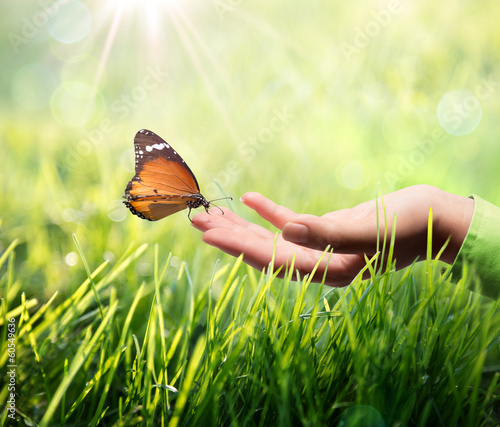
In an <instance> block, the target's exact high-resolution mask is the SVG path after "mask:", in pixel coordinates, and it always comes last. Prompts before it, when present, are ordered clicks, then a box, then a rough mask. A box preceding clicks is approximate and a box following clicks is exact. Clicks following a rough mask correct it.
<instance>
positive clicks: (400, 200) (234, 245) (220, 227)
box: [193, 185, 474, 286]
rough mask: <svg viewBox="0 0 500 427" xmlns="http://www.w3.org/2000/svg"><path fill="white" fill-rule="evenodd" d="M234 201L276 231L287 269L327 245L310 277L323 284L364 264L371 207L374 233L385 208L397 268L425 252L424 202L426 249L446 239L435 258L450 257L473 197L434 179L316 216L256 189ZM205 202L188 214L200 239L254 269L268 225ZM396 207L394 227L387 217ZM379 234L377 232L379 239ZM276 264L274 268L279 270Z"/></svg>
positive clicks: (312, 260) (268, 238)
mask: <svg viewBox="0 0 500 427" xmlns="http://www.w3.org/2000/svg"><path fill="white" fill-rule="evenodd" d="M241 201H242V202H243V203H244V204H245V205H246V206H248V207H249V208H252V209H254V210H255V211H256V212H257V213H258V214H259V215H260V216H261V217H262V218H264V219H265V220H266V221H269V222H270V223H271V224H272V225H274V226H275V227H277V228H278V229H279V230H281V233H279V234H278V236H277V238H276V254H275V268H277V267H279V266H282V265H286V263H287V262H288V264H290V262H291V260H292V257H293V256H294V254H295V267H294V268H295V270H298V271H299V272H300V274H301V275H302V276H303V275H305V274H307V273H311V272H312V271H313V269H314V267H315V266H316V264H317V263H318V261H319V259H320V258H321V256H322V255H323V251H324V250H325V248H326V247H327V245H330V246H331V247H332V248H333V254H332V256H331V258H330V261H329V262H327V259H328V256H325V257H323V259H322V261H321V262H320V264H319V267H318V270H317V271H316V273H315V276H314V278H313V281H316V282H319V281H321V280H322V278H323V274H324V272H325V269H326V268H328V270H327V272H326V281H325V283H326V284H328V285H330V286H346V285H348V284H349V283H350V282H351V281H352V280H353V279H354V278H355V277H356V275H357V274H358V273H359V271H360V270H361V269H362V268H363V267H364V266H365V264H366V263H365V259H364V255H365V254H366V256H367V257H368V258H371V257H372V256H373V255H374V254H375V253H376V243H377V214H378V216H379V227H380V229H379V233H380V237H381V238H382V239H383V235H384V211H383V205H385V209H386V218H387V229H388V239H390V238H391V235H392V233H393V232H394V230H395V231H396V235H395V246H394V258H395V259H396V265H397V268H398V269H401V268H404V267H407V266H408V265H410V264H411V263H413V262H414V261H415V260H417V259H418V260H424V259H426V253H427V225H428V219H429V210H430V208H432V215H433V216H432V218H433V225H432V227H433V234H432V236H433V242H432V248H433V257H435V256H436V254H437V253H438V252H439V250H440V249H441V248H442V247H443V246H444V245H445V244H446V242H447V241H448V239H449V242H448V244H447V245H446V248H445V250H444V252H443V253H442V254H441V257H440V259H441V260H442V261H445V262H447V263H449V264H451V263H453V262H454V260H455V258H456V256H457V254H458V251H459V250H460V247H461V246H462V243H463V241H464V239H465V236H466V234H467V231H468V229H469V225H470V223H471V220H472V216H473V213H474V200H473V199H470V198H466V197H462V196H458V195H455V194H451V193H447V192H445V191H443V190H441V189H439V188H437V187H433V186H429V185H416V186H412V187H407V188H404V189H402V190H399V191H396V192H394V193H390V194H388V195H386V196H384V197H383V204H382V199H380V198H379V203H378V213H377V206H376V201H375V200H371V201H368V202H365V203H362V204H360V205H358V206H355V207H353V208H350V209H342V210H338V211H334V212H330V213H327V214H325V215H323V216H319V217H318V216H314V215H303V214H297V213H295V212H293V211H292V210H290V209H288V208H286V207H284V206H280V205H277V204H276V203H274V202H273V201H271V200H269V199H267V198H266V197H264V196H262V195H261V194H259V193H245V194H244V195H243V196H242V198H241ZM222 209H223V210H224V215H223V214H222V212H221V211H220V210H219V209H211V210H210V214H207V213H205V212H203V213H199V214H197V215H196V216H195V217H194V218H193V226H194V227H196V228H197V229H198V230H200V231H202V232H203V237H202V240H203V241H204V242H205V243H208V244H209V245H212V246H215V247H217V248H219V249H221V250H222V251H224V252H226V253H228V254H230V255H233V256H235V257H237V256H239V255H241V254H243V260H244V261H245V262H246V263H247V264H249V265H251V266H252V267H254V268H256V269H258V270H262V269H263V268H266V267H267V266H268V265H269V263H270V262H271V258H272V254H273V249H274V243H275V232H274V231H270V230H268V229H266V228H264V227H261V226H259V225H256V224H253V223H251V222H248V221H246V220H244V219H243V218H241V217H240V216H238V215H236V214H235V213H234V212H231V211H230V210H228V209H225V208H222ZM395 214H396V218H397V220H396V227H395V229H394V227H393V219H394V215H395ZM381 241H382V240H381ZM282 275H283V272H281V276H282Z"/></svg>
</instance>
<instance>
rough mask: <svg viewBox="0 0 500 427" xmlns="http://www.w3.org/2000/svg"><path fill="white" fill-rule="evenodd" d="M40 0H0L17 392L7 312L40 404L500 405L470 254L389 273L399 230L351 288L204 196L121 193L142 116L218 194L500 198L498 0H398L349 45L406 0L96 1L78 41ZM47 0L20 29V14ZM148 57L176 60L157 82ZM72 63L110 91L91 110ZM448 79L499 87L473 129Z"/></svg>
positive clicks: (269, 416) (384, 413)
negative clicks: (198, 213) (254, 233)
mask: <svg viewBox="0 0 500 427" xmlns="http://www.w3.org/2000/svg"><path fill="white" fill-rule="evenodd" d="M42 3H43V2H38V1H31V2H23V3H22V4H21V3H19V2H18V3H15V2H10V3H9V4H8V5H7V6H6V7H4V8H3V9H4V10H3V13H1V14H0V21H1V24H2V25H1V26H0V27H1V28H2V29H3V30H4V37H1V38H0V54H1V56H0V58H1V60H0V61H1V65H2V73H3V74H2V79H0V113H1V114H0V202H1V203H0V206H1V209H0V298H1V313H0V322H1V327H0V329H1V330H0V339H1V348H0V350H1V353H0V375H2V377H1V379H0V403H1V404H2V405H3V402H6V401H7V398H8V395H7V391H8V389H7V388H6V387H7V386H6V385H5V379H9V378H8V376H7V373H8V368H7V365H8V364H9V361H8V354H9V353H8V351H7V349H8V347H7V346H8V345H9V344H12V342H11V341H9V339H10V338H9V326H8V325H9V322H8V319H9V318H14V319H15V326H16V333H15V337H16V340H17V341H16V342H15V345H16V363H17V371H16V375H17V376H16V407H17V409H18V411H19V412H18V413H17V417H18V418H19V419H20V420H21V423H23V422H24V423H26V424H30V423H32V424H45V425H62V424H66V425H93V424H94V425H97V424H99V425H106V426H109V425H136V424H146V425H148V424H149V425H161V424H162V423H163V424H164V425H167V424H178V425H196V424H200V423H202V422H203V423H205V424H226V425H227V424H230V423H232V424H234V425H259V424H260V425H275V424H280V425H292V424H301V423H302V424H305V425H307V424H310V425H322V424H328V425H343V426H355V425H360V423H359V422H358V421H359V419H361V420H363V421H366V419H367V418H369V419H371V424H372V425H381V422H380V421H381V419H383V420H384V424H385V425H386V426H397V425H410V426H424V425H443V426H449V425H470V426H480V425H485V426H488V425H497V424H499V422H500V421H499V417H500V414H499V402H498V395H499V386H498V383H499V382H500V380H499V378H498V375H499V372H500V343H499V342H498V336H499V331H500V315H499V310H498V304H497V303H496V302H492V301H491V300H488V299H487V298H482V297H481V296H479V295H478V294H477V293H470V292H469V291H468V289H474V288H475V287H476V286H477V283H475V278H474V277H473V275H472V274H471V273H470V271H468V270H467V269H466V270H464V277H463V279H462V281H461V282H460V283H458V284H455V283H453V284H452V283H449V282H448V279H446V278H445V277H443V276H441V274H440V268H441V267H443V266H444V265H443V264H440V263H439V262H426V263H418V264H415V265H414V266H412V267H410V268H408V269H405V270H404V271H399V272H394V271H392V270H393V268H392V261H391V260H392V257H391V255H390V253H391V244H390V242H381V246H382V248H383V249H384V250H383V251H381V254H380V255H379V258H377V259H375V260H373V264H372V265H373V267H371V268H372V270H371V275H372V278H371V280H367V281H359V280H357V281H355V283H353V284H352V285H351V286H349V287H348V288H346V289H338V290H332V289H330V288H325V287H322V286H321V285H318V284H310V283H308V280H307V278H303V279H301V280H300V281H299V282H293V281H290V280H289V279H288V278H287V279H277V278H273V277H272V275H270V274H268V273H267V272H266V273H265V274H263V275H261V274H260V272H256V271H254V270H252V269H250V268H248V267H247V266H246V265H245V264H243V263H240V262H239V261H235V260H234V259H233V258H231V257H229V256H226V255H225V254H221V253H220V251H218V250H217V249H215V248H212V247H208V246H206V245H204V244H202V243H201V242H200V233H199V232H198V231H197V230H194V229H192V228H191V227H190V226H189V222H188V220H187V218H186V217H185V212H181V213H178V214H176V215H174V216H172V217H169V218H168V219H165V220H162V221H159V222H155V223H149V222H147V221H142V220H140V219H139V218H137V217H134V216H132V215H131V214H130V213H129V212H127V211H126V209H125V208H124V206H123V205H122V204H121V198H122V196H123V191H124V189H125V186H126V183H127V182H128V181H129V179H130V178H131V177H132V176H133V172H132V170H131V167H132V166H133V151H132V149H133V145H132V140H133V136H134V135H135V133H136V132H137V131H138V130H139V129H141V128H149V129H151V130H153V131H155V132H156V133H158V134H159V135H161V136H162V137H163V138H164V139H165V140H166V141H168V142H169V143H171V144H172V145H173V146H174V147H175V148H176V150H178V152H180V153H181V154H182V156H183V158H184V159H185V160H186V162H187V163H188V164H189V165H190V167H191V169H192V170H193V171H194V172H195V173H196V176H197V178H198V181H199V182H200V185H201V190H202V193H203V195H204V196H205V197H207V199H215V198H218V197H223V196H225V195H228V196H232V197H233V199H234V201H233V202H231V203H228V206H229V207H230V208H231V209H232V210H234V211H235V212H236V213H238V214H239V215H241V216H242V217H243V218H245V219H246V220H248V221H255V222H257V223H260V224H262V223H263V221H262V220H261V219H260V218H257V217H256V215H255V214H254V213H253V212H251V211H249V210H248V209H246V208H245V207H244V206H242V204H241V203H239V202H238V198H239V197H240V196H241V195H242V194H243V193H244V192H245V191H259V192H261V193H262V194H264V195H266V196H268V197H270V198H271V199H272V200H274V201H276V202H277V203H279V204H282V205H286V206H287V207H289V208H291V209H293V210H294V211H296V212H299V213H310V214H314V215H322V214H324V213H326V212H330V211H333V210H338V209H342V208H348V207H352V206H354V205H356V204H358V203H361V202H365V201H366V200H368V199H371V198H373V195H374V189H375V188H376V187H377V185H379V188H380V191H381V192H382V193H384V194H387V193H389V192H390V191H393V190H396V189H399V188H402V187H405V186H408V185H413V184H432V185H436V186H439V187H441V188H442V189H444V190H446V191H450V192H454V193H457V194H461V195H464V196H466V195H468V194H470V193H476V194H478V195H479V196H481V197H483V198H485V199H486V200H488V201H491V202H492V203H495V204H497V205H498V204H499V203H500V199H499V196H498V172H497V171H498V164H499V162H500V150H499V148H498V147H499V145H498V117H499V116H500V97H499V96H498V93H499V91H498V89H499V87H500V85H499V82H500V65H499V62H498V60H497V58H498V52H497V50H496V47H497V46H498V45H499V44H500V31H499V30H498V22H497V21H498V19H497V14H495V13H492V11H495V10H497V9H498V5H497V3H496V2H495V1H493V0H487V1H485V2H482V3H481V4H479V3H478V2H477V1H472V0H464V1H463V2H460V4H458V3H457V2H455V1H451V0H444V1H442V2H439V3H436V2H435V1H431V0H421V1H419V2H413V3H411V2H401V4H402V10H401V11H400V12H398V13H395V14H393V16H392V17H391V22H390V23H387V25H385V26H383V28H382V27H381V28H380V31H379V33H378V34H376V35H375V36H374V37H372V38H370V39H369V41H368V43H367V45H366V46H364V47H363V48H360V49H359V51H357V52H356V53H355V54H354V55H353V56H352V57H350V58H346V57H345V55H344V54H343V52H342V49H341V46H342V44H343V43H350V44H352V43H355V37H356V35H357V34H358V30H364V29H366V27H367V26H368V25H371V26H372V27H371V28H373V25H374V22H375V21H374V19H375V18H374V15H377V13H378V14H379V15H378V16H380V13H382V12H381V11H382V10H383V9H387V7H388V5H389V3H390V2H389V1H375V0H362V1H361V2H359V4H356V5H354V6H353V5H351V4H348V3H346V2H341V1H331V0H323V1H317V2H288V1H285V0H276V1H273V2H267V3H265V4H264V3H262V4H260V3H258V2H248V1H239V2H238V1H227V2H225V3H226V4H231V5H233V6H234V7H232V8H229V10H227V11H226V13H225V14H224V16H223V17H221V16H220V15H219V14H218V13H217V10H216V9H215V8H214V5H220V3H221V2H218V1H217V2H202V3H200V2H193V1H191V0H183V1H182V2H180V1H179V2H175V1H168V2H150V3H151V4H149V3H148V7H144V5H143V4H142V3H140V2H132V1H130V2H126V3H127V5H128V6H127V8H125V9H124V10H123V13H122V14H121V15H119V13H118V10H119V5H121V4H125V3H124V2H98V1H95V0H89V1H85V2H84V3H85V4H86V5H87V7H88V8H89V10H90V12H91V14H92V19H93V21H92V22H93V25H92V28H91V30H90V33H89V34H88V36H87V37H86V38H84V39H83V40H82V41H80V42H77V43H73V44H65V43H60V42H57V41H56V40H55V39H53V38H52V37H51V36H50V34H49V33H48V32H47V29H46V28H45V26H44V25H43V19H44V17H43V16H44V15H43V14H42V12H43V5H42ZM46 3H50V2H46ZM46 3H43V4H46ZM60 3H61V4H63V3H65V2H60ZM149 6H151V7H155V6H158V7H160V10H156V11H154V10H153V11H151V10H149ZM118 18H119V19H118ZM33 22H39V24H37V27H36V28H35V29H34V30H32V33H30V34H29V36H27V40H26V43H24V44H21V45H19V46H18V50H17V51H16V50H15V49H13V47H12V45H11V42H10V39H9V37H8V34H9V33H15V34H18V35H22V32H23V28H27V26H28V24H29V23H33ZM113 23H118V24H119V25H118V29H117V31H116V33H115V38H114V39H113V43H112V44H111V45H109V46H108V47H109V48H110V49H109V50H106V48H105V47H106V46H107V45H106V43H107V40H110V38H109V37H110V35H111V34H112V32H111V31H110V29H111V28H112V27H113ZM375 26H376V24H375ZM28 32H29V31H28ZM348 59H349V60H348ZM100 65H102V66H103V68H102V69H99V66H100ZM148 70H160V71H161V73H162V74H161V75H160V76H159V77H160V79H159V81H157V82H156V83H158V84H157V85H156V86H155V87H154V88H152V89H151V88H150V89H151V90H150V89H147V88H146V86H148V87H149V85H145V84H144V81H145V80H144V79H145V78H146V77H147V76H148V75H150V74H148V73H150V71H148ZM101 71H102V74H100V78H97V77H98V76H99V73H100V72H101ZM27 76H28V77H27ZM30 76H31V77H30ZM157 77H158V76H157ZM485 82H486V83H485ZM149 83H151V80H150V81H149ZM75 85H76V87H82V85H87V86H83V87H87V88H88V92H89V94H93V95H95V98H91V99H90V101H93V102H94V104H93V105H94V107H95V108H94V109H93V110H92V111H91V113H92V114H90V115H89V116H88V117H86V118H87V119H88V120H87V121H83V122H82V123H80V124H75V122H74V120H75V118H78V117H79V115H81V116H82V117H83V116H84V111H86V110H82V101H79V99H78V97H76V98H75V97H71V96H73V95H74V94H72V93H71V91H69V89H68V88H71V87H74V86H75ZM90 88H91V89H90ZM67 89H68V91H67ZM143 89H146V92H145V93H143V92H144V91H143ZM454 90H468V91H470V92H472V93H477V94H478V95H479V94H481V96H480V97H481V99H480V105H481V108H482V118H481V121H480V123H479V125H478V126H477V128H476V129H475V130H474V131H473V132H471V133H470V134H468V135H463V136H453V135H449V134H446V133H444V132H443V131H442V128H441V126H440V124H439V122H438V120H437V116H436V111H437V106H438V104H439V102H440V100H441V99H442V97H443V95H444V94H446V93H448V92H450V91H454ZM141 91H142V92H141ZM134 94H135V99H133V100H132V101H133V102H131V103H127V102H126V101H125V100H126V99H131V97H133V96H134ZM138 94H139V95H140V96H139V95H138ZM68 97H69V98H68ZM127 97H128V98H127ZM68 99H70V100H71V102H69V101H68ZM61 100H62V101H64V100H65V101H64V102H62V103H61V104H59V101H61ZM85 102H87V101H85ZM85 105H86V104H85ZM117 106H118V107H119V108H117ZM284 111H286V112H287V114H288V119H287V122H286V123H285V125H284V126H283V127H282V128H280V129H279V130H278V131H276V132H274V131H273V132H274V133H273V134H272V135H271V137H269V130H268V129H271V127H270V126H271V123H273V122H272V121H273V120H274V119H275V118H276V117H278V116H277V115H278V114H283V112H284ZM68 117H69V118H70V119H71V120H67V118H68ZM436 135H437V136H436ZM264 136H265V137H264ZM91 137H92V138H91ZM431 140H432V141H431ZM429 141H431V142H432V144H431V145H429ZM429 146H430V147H431V148H432V149H431V150H429ZM424 148H425V150H424ZM422 153H424V155H423V156H422ZM214 180H216V181H217V182H218V184H217V183H216V182H215V181H214ZM225 203H226V202H221V205H224V204H225ZM384 244H385V246H384ZM382 253H383V254H384V256H385V260H384V261H383V262H382ZM387 260H389V263H388V264H389V269H386V268H385V266H386V264H387ZM381 266H384V267H383V268H382V267H381ZM2 411H3V407H2ZM6 416H7V413H6V412H5V411H3V412H2V413H1V417H2V418H1V419H2V422H6V421H7V422H8V421H9V419H8V418H6ZM29 420H31V421H29ZM357 420H358V421H357Z"/></svg>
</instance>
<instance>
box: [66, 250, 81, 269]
mask: <svg viewBox="0 0 500 427" xmlns="http://www.w3.org/2000/svg"><path fill="white" fill-rule="evenodd" d="M64 262H65V263H66V264H68V265H69V266H70V267H73V266H75V265H76V263H77V262H78V255H77V254H76V253H75V252H70V253H68V254H67V255H66V256H65V257H64Z"/></svg>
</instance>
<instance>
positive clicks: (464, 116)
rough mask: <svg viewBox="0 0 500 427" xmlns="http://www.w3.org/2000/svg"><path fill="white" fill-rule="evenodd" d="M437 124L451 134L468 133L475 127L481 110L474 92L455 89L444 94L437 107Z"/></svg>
mask: <svg viewBox="0 0 500 427" xmlns="http://www.w3.org/2000/svg"><path fill="white" fill-rule="evenodd" d="M437 116H438V120H439V124H440V125H441V126H442V128H443V129H444V130H445V131H446V132H448V133H449V134H451V135H455V136H460V135H468V134H469V133H471V132H472V131H474V129H476V128H477V126H478V125H479V122H480V121H481V117H482V116H483V111H482V110H481V104H480V103H479V100H478V99H477V98H476V97H475V96H474V94H473V93H472V92H470V91H467V90H455V91H452V92H448V93H447V94H445V95H444V96H443V97H442V98H441V101H440V102H439V105H438V108H437Z"/></svg>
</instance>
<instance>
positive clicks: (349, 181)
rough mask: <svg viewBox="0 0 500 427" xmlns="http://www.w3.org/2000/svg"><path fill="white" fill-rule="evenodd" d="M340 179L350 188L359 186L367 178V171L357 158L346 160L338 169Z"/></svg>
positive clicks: (353, 188)
mask: <svg viewBox="0 0 500 427" xmlns="http://www.w3.org/2000/svg"><path fill="white" fill-rule="evenodd" d="M339 175H340V181H341V182H342V184H344V185H345V186H346V187H347V188H350V189H352V190H355V189H359V188H361V187H362V186H363V185H364V184H365V182H366V179H367V172H366V169H365V166H364V165H363V163H361V162H360V161H358V160H351V161H349V162H347V163H346V164H345V165H344V166H343V167H342V168H341V169H340V174H339Z"/></svg>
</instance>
